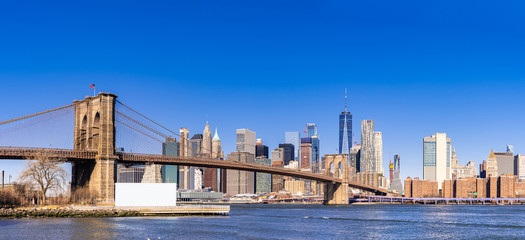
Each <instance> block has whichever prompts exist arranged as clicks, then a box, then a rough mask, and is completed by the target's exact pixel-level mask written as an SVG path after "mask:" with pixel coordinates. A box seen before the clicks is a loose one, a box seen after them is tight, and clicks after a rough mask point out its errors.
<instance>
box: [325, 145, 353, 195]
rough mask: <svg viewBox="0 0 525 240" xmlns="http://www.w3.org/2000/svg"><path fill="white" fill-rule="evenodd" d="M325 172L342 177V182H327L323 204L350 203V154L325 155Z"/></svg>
mask: <svg viewBox="0 0 525 240" xmlns="http://www.w3.org/2000/svg"><path fill="white" fill-rule="evenodd" d="M332 169H333V172H332ZM325 174H326V175H330V176H333V177H336V178H341V179H342V183H325V191H324V202H323V204H327V205H332V204H348V154H327V155H325Z"/></svg>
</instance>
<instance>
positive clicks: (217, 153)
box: [211, 128, 224, 159]
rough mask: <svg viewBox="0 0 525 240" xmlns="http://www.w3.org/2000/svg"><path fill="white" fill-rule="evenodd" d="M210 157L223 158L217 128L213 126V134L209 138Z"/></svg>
mask: <svg viewBox="0 0 525 240" xmlns="http://www.w3.org/2000/svg"><path fill="white" fill-rule="evenodd" d="M211 157H212V158H220V159H223V158H224V154H223V152H222V144H221V139H220V138H219V134H218V133H217V128H215V135H213V139H212V140H211Z"/></svg>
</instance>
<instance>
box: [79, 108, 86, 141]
mask: <svg viewBox="0 0 525 240" xmlns="http://www.w3.org/2000/svg"><path fill="white" fill-rule="evenodd" d="M86 141H87V115H84V117H83V118H82V126H81V128H80V139H79V143H78V144H79V147H78V148H79V149H86Z"/></svg>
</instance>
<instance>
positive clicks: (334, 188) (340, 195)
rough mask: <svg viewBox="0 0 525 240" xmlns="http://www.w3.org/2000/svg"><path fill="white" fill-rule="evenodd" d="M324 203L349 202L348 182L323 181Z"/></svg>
mask: <svg viewBox="0 0 525 240" xmlns="http://www.w3.org/2000/svg"><path fill="white" fill-rule="evenodd" d="M323 204H325V205H337V204H349V202H348V184H345V183H335V184H333V183H325V191H324V201H323Z"/></svg>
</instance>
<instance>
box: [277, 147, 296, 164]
mask: <svg viewBox="0 0 525 240" xmlns="http://www.w3.org/2000/svg"><path fill="white" fill-rule="evenodd" d="M279 148H282V149H283V161H284V165H287V164H288V163H289V162H290V161H292V160H294V159H295V155H294V153H295V149H294V145H293V144H291V143H281V144H279Z"/></svg>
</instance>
